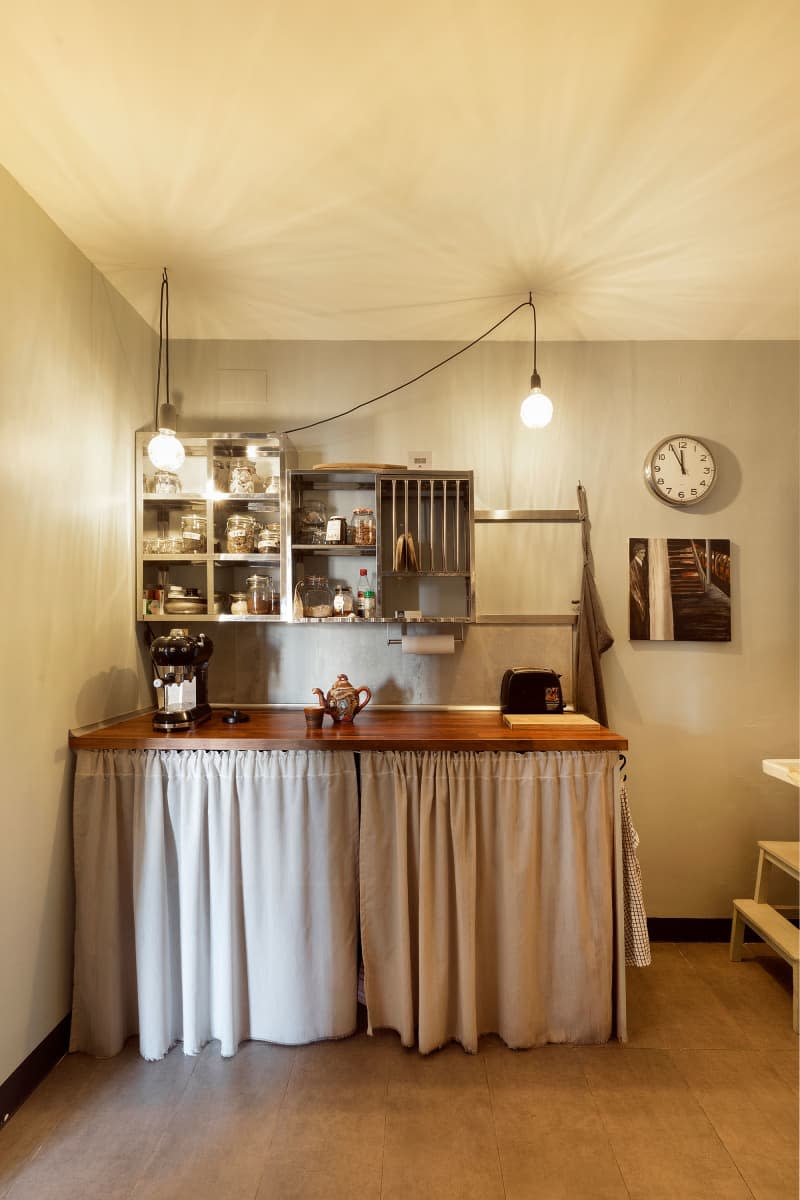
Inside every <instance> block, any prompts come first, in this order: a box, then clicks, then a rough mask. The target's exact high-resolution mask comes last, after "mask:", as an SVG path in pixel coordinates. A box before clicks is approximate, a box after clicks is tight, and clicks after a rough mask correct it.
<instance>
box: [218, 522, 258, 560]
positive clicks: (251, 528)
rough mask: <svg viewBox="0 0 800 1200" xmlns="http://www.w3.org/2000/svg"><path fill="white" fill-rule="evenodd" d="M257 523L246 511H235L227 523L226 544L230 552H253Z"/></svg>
mask: <svg viewBox="0 0 800 1200" xmlns="http://www.w3.org/2000/svg"><path fill="white" fill-rule="evenodd" d="M255 537H256V523H255V521H254V519H253V518H252V517H248V516H247V514H246V513H234V514H233V516H231V517H228V520H227V522H226V524H225V544H226V546H227V548H228V554H252V553H253V546H254V544H255Z"/></svg>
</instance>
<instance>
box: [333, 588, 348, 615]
mask: <svg viewBox="0 0 800 1200" xmlns="http://www.w3.org/2000/svg"><path fill="white" fill-rule="evenodd" d="M333 611H334V613H335V614H336V616H337V617H348V616H350V614H351V613H352V611H353V592H352V589H351V588H349V587H346V586H344V585H337V587H336V594H335V595H334V597H333Z"/></svg>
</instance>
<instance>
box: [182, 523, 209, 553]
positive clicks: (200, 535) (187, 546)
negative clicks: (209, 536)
mask: <svg viewBox="0 0 800 1200" xmlns="http://www.w3.org/2000/svg"><path fill="white" fill-rule="evenodd" d="M181 543H182V552H183V553H184V554H205V552H206V519H205V517H198V516H196V515H195V514H194V513H189V514H188V516H185V517H181Z"/></svg>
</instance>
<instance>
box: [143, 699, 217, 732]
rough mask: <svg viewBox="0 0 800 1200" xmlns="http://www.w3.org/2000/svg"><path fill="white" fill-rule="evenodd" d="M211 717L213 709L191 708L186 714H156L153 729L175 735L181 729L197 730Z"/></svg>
mask: <svg viewBox="0 0 800 1200" xmlns="http://www.w3.org/2000/svg"><path fill="white" fill-rule="evenodd" d="M210 716H211V709H210V708H209V707H207V706H206V707H204V708H191V709H188V710H187V711H186V712H171V713H167V712H156V713H154V714H153V729H158V730H159V732H161V733H175V732H176V731H179V730H181V729H196V728H197V726H198V725H202V724H203V722H204V721H207V720H208V719H209V718H210Z"/></svg>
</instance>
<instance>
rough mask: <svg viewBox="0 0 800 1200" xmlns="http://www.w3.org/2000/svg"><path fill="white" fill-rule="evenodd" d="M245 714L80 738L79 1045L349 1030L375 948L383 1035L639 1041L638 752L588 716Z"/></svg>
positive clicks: (76, 819) (154, 1052) (142, 723)
mask: <svg viewBox="0 0 800 1200" xmlns="http://www.w3.org/2000/svg"><path fill="white" fill-rule="evenodd" d="M229 711H230V710H229V709H228V708H226V707H220V708H217V709H215V710H214V712H213V715H212V717H211V719H210V720H209V721H207V722H205V723H204V724H202V725H201V726H199V727H198V728H197V729H195V730H192V731H188V732H173V733H158V732H156V731H154V730H153V725H152V718H153V713H152V710H150V711H148V712H144V713H138V714H136V715H133V716H130V717H128V718H126V719H123V720H120V721H116V722H113V723H109V724H107V725H105V726H103V727H99V728H94V729H86V730H83V731H81V730H75V731H73V732H71V733H70V738H69V744H70V746H71V748H72V749H73V750H74V751H75V754H76V769H75V798H74V805H73V829H74V837H75V874H76V942H75V946H76V953H75V985H74V996H73V1024H72V1035H71V1048H72V1049H73V1050H80V1051H84V1052H88V1053H91V1054H98V1055H101V1056H106V1055H109V1054H114V1053H116V1052H117V1051H118V1050H120V1049H121V1047H122V1046H123V1045H124V1042H125V1039H126V1038H127V1037H130V1036H133V1035H138V1036H139V1044H140V1052H141V1053H142V1055H143V1056H144V1057H145V1058H160V1057H161V1056H162V1055H163V1054H165V1053H167V1051H168V1050H169V1048H170V1046H171V1045H173V1044H174V1043H175V1042H176V1041H180V1042H182V1043H183V1045H184V1049H185V1051H186V1052H187V1053H197V1052H198V1051H199V1049H200V1048H201V1047H202V1046H203V1045H205V1044H206V1043H207V1042H208V1041H209V1040H213V1039H218V1040H219V1042H220V1048H221V1053H222V1054H223V1055H230V1054H234V1053H235V1052H236V1048H237V1046H238V1045H239V1043H240V1042H241V1041H243V1040H245V1039H247V1038H254V1039H259V1040H266V1041H275V1042H279V1043H283V1044H289V1045H294V1044H298V1043H303V1042H308V1041H315V1040H318V1039H321V1038H338V1037H344V1036H347V1035H348V1034H349V1033H350V1032H352V1031H353V1029H354V1028H355V1026H356V976H357V954H358V950H359V947H361V948H362V951H363V973H364V996H365V999H366V1006H367V1014H368V1022H369V1028H370V1029H372V1028H379V1027H380V1028H390V1029H395V1030H397V1032H398V1033H399V1035H400V1037H401V1040H402V1041H403V1043H404V1044H405V1045H415V1044H416V1045H418V1046H419V1048H420V1050H422V1051H423V1052H425V1053H427V1052H429V1051H431V1050H434V1049H436V1047H437V1046H440V1045H443V1044H444V1043H445V1042H447V1041H450V1040H453V1039H455V1040H457V1041H459V1042H460V1043H461V1045H462V1046H464V1047H465V1049H468V1050H470V1051H472V1052H474V1051H475V1050H476V1049H477V1045H478V1038H479V1036H480V1035H481V1034H482V1033H487V1032H494V1033H498V1034H499V1035H500V1036H501V1037H502V1038H503V1040H504V1041H505V1042H506V1043H507V1044H508V1045H509V1046H514V1047H524V1046H533V1045H541V1044H542V1043H544V1042H548V1041H552V1042H562V1041H567V1042H584V1043H587V1042H588V1043H593V1042H602V1041H606V1040H607V1039H608V1038H609V1037H610V1036H612V1035H613V1034H616V1036H617V1037H618V1038H620V1039H621V1040H625V1037H626V1021H625V944H624V933H625V904H624V890H623V857H622V854H623V851H622V847H623V825H622V807H621V803H620V791H619V772H620V768H619V754H618V751H620V750H623V749H625V748H626V747H627V744H628V743H627V739H626V738H624V737H622V736H620V735H619V734H618V733H614V732H613V731H612V730H609V729H606V728H604V727H603V726H600V725H595V724H586V723H585V721H586V718H580V717H576V718H575V720H574V722H573V720H572V716H570V715H566V714H565V716H566V721H567V723H564V722H563V720H554V721H553V722H552V723H551V724H549V725H548V726H546V727H541V726H534V727H525V728H522V729H520V728H517V729H510V728H509V727H508V726H507V725H506V724H505V723H504V721H503V718H502V716H501V715H500V713H499V712H497V711H470V710H467V711H463V710H462V711H449V712H448V711H441V710H410V711H406V710H402V709H394V710H381V709H379V708H372V707H370V708H369V709H367V710H366V711H365V712H362V713H359V714H358V716H357V718H356V720H355V722H353V723H351V724H341V725H335V724H333V722H332V721H331V719H330V717H327V716H326V717H325V724H324V726H323V728H322V729H321V730H313V731H309V730H307V729H306V725H305V718H304V715H303V711H302V709H298V708H295V709H263V708H262V709H256V708H254V709H250V710H245V711H248V715H249V717H250V720H249V721H248V722H247V723H246V724H239V725H228V724H226V723H225V722H224V721H223V715H225V714H226V713H227V712H229ZM581 722H584V723H581ZM175 751H178V752H179V753H174V752H175ZM181 751H184V752H185V753H180V752H181ZM331 752H332V753H331ZM626 819H627V818H626ZM627 834H628V840H629V842H630V841H631V831H630V830H628V831H627ZM98 948H99V949H98Z"/></svg>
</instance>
